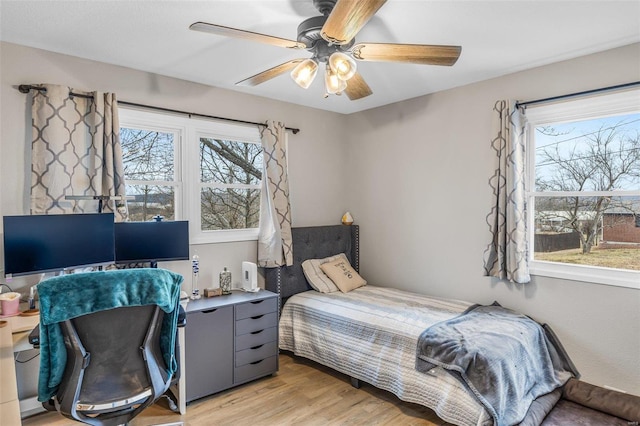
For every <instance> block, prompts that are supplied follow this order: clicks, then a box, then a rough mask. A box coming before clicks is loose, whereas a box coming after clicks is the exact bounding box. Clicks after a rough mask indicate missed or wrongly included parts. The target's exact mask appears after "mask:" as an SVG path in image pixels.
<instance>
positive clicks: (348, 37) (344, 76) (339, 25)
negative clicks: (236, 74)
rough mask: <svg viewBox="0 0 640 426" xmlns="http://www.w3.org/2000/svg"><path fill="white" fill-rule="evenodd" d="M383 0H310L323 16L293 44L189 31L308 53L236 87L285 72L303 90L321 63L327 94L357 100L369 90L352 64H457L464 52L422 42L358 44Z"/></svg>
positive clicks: (215, 28) (231, 31)
mask: <svg viewBox="0 0 640 426" xmlns="http://www.w3.org/2000/svg"><path fill="white" fill-rule="evenodd" d="M386 1H387V0H313V5H314V6H315V8H316V9H318V10H319V11H320V13H322V16H314V17H312V18H309V19H306V20H304V21H302V23H301V24H300V25H299V26H298V37H297V40H288V39H284V38H280V37H273V36H269V35H265V34H259V33H255V32H251V31H245V30H239V29H236V28H230V27H225V26H222V25H216V24H209V23H206V22H196V23H194V24H192V25H191V26H190V27H189V29H191V30H194V31H202V32H206V33H210V34H215V35H221V36H227V37H235V38H242V39H247V40H252V41H258V42H262V43H268V44H272V45H275V46H280V47H286V48H290V49H306V50H308V51H309V52H311V53H312V55H313V56H312V57H311V58H308V59H304V58H301V59H293V60H290V61H288V62H285V63H283V64H280V65H277V66H275V67H273V68H270V69H268V70H266V71H263V72H261V73H258V74H256V75H254V76H251V77H249V78H246V79H244V80H242V81H239V82H237V83H236V85H239V86H257V85H258V84H261V83H264V82H265V81H268V80H271V79H272V78H274V77H277V76H279V75H281V74H284V73H285V72H287V71H291V77H292V78H293V80H294V81H295V82H296V83H297V84H298V85H299V86H300V87H302V88H305V89H306V88H307V87H309V86H310V85H311V83H312V82H313V80H314V78H315V76H316V74H317V72H318V68H319V66H320V63H324V64H325V71H324V73H325V88H326V94H325V97H327V96H328V95H329V94H336V95H340V94H341V93H343V92H344V93H346V94H347V96H348V97H349V99H351V100H356V99H360V98H364V97H366V96H369V95H371V94H372V93H373V92H372V91H371V88H370V87H369V85H368V84H367V83H366V82H365V81H364V79H363V78H362V76H361V75H360V73H358V72H357V70H356V68H357V66H356V61H355V60H359V61H386V62H406V63H413V64H425V65H445V66H451V65H453V64H455V63H456V61H457V60H458V57H459V56H460V52H461V51H462V48H461V47H460V46H442V45H426V44H395V43H356V42H355V38H354V37H355V36H356V34H357V33H358V32H359V31H360V30H361V29H362V27H364V25H365V24H366V23H367V22H368V21H369V19H371V17H373V15H375V13H376V12H377V11H378V9H380V8H381V7H382V5H384V4H385V2H386Z"/></svg>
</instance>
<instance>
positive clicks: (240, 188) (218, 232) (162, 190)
mask: <svg viewBox="0 0 640 426" xmlns="http://www.w3.org/2000/svg"><path fill="white" fill-rule="evenodd" d="M120 139H121V143H122V149H123V160H124V167H125V179H126V187H127V196H128V197H129V200H128V205H129V216H130V220H132V221H148V220H153V217H154V216H156V215H161V216H163V217H164V218H165V219H166V220H189V232H190V242H191V244H200V243H212V242H229V241H243V240H255V239H257V236H258V226H259V217H260V198H261V179H262V146H261V143H260V135H259V132H258V129H257V128H256V127H255V126H246V125H239V124H227V123H223V122H216V121H210V120H201V119H194V118H188V117H184V116H176V115H172V114H164V113H157V112H151V111H140V110H133V109H126V108H120Z"/></svg>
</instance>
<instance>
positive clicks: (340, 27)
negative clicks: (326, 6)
mask: <svg viewBox="0 0 640 426" xmlns="http://www.w3.org/2000/svg"><path fill="white" fill-rule="evenodd" d="M386 1H387V0H338V2H337V3H336V5H335V6H334V8H333V10H332V11H331V14H329V17H328V18H327V22H325V23H324V25H323V26H322V31H321V33H320V34H321V35H322V38H324V39H325V40H327V41H328V42H330V43H333V44H347V43H349V42H350V41H351V40H352V39H353V38H354V37H355V36H356V34H357V33H358V31H360V30H361V29H362V27H364V25H365V24H366V23H367V22H368V21H369V19H371V17H372V16H373V15H375V14H376V12H377V11H378V9H380V8H381V7H382V5H383V4H385V2H386Z"/></svg>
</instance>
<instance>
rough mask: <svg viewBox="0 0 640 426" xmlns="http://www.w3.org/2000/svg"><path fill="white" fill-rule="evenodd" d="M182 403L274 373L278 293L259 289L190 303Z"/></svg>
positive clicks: (276, 358)
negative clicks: (184, 392) (254, 291)
mask: <svg viewBox="0 0 640 426" xmlns="http://www.w3.org/2000/svg"><path fill="white" fill-rule="evenodd" d="M186 313H187V324H186V327H185V349H184V350H185V365H184V368H183V370H182V371H183V373H184V374H185V379H186V398H185V400H186V402H187V403H188V402H191V401H193V400H195V399H198V398H202V397H205V396H207V395H211V394H214V393H216V392H220V391H223V390H225V389H228V388H231V387H233V386H236V385H240V384H242V383H246V382H248V381H251V380H255V379H258V378H260V377H264V376H267V375H269V374H273V373H275V372H277V371H278V297H277V295H276V294H275V293H272V292H270V291H266V290H260V291H259V292H256V293H249V292H242V291H233V292H232V294H230V295H225V296H218V297H213V298H208V299H199V300H193V301H190V302H189V304H188V305H187V308H186Z"/></svg>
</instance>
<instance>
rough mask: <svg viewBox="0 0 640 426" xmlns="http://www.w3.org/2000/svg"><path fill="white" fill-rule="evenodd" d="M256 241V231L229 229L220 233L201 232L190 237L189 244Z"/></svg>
mask: <svg viewBox="0 0 640 426" xmlns="http://www.w3.org/2000/svg"><path fill="white" fill-rule="evenodd" d="M242 241H258V229H257V228H256V229H229V230H221V231H202V232H200V233H199V234H197V235H192V236H191V240H190V242H191V244H216V243H236V242H242Z"/></svg>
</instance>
